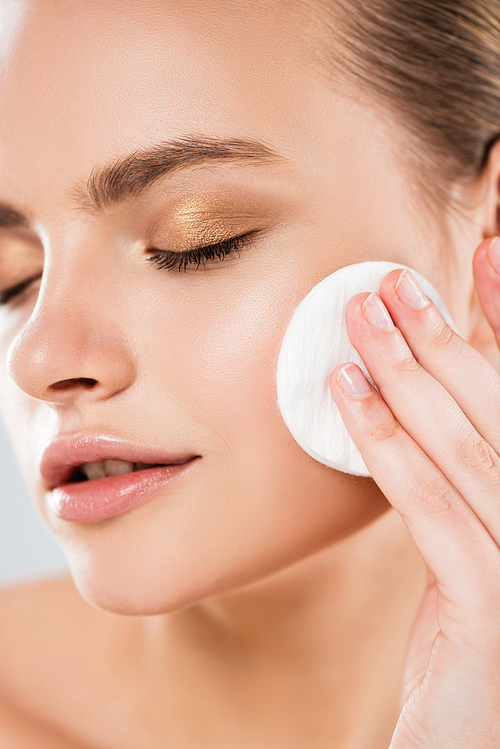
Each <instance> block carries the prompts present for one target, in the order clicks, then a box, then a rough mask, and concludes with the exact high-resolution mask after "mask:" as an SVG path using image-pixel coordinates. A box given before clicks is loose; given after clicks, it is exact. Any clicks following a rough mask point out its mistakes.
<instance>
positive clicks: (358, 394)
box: [337, 364, 373, 398]
mask: <svg viewBox="0 0 500 749" xmlns="http://www.w3.org/2000/svg"><path fill="white" fill-rule="evenodd" d="M337 381H338V383H339V385H340V387H341V388H342V390H343V391H344V393H345V394H346V395H350V396H351V398H366V397H367V395H371V394H372V392H373V390H372V387H371V385H370V383H369V382H368V380H367V379H366V377H365V376H364V374H363V372H362V371H361V370H360V368H359V367H357V366H356V364H346V365H345V367H342V369H341V370H340V371H339V372H338V374H337Z"/></svg>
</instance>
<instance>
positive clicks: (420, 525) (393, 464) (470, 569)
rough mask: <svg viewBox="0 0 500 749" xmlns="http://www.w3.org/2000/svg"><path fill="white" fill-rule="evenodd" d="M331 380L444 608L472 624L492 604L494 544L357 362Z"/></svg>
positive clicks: (498, 554) (499, 556)
mask: <svg viewBox="0 0 500 749" xmlns="http://www.w3.org/2000/svg"><path fill="white" fill-rule="evenodd" d="M330 387H331V391H332V394H333V397H334V398H335V402H336V404H337V407H338V409H339V411H340V413H341V415H342V418H343V420H344V423H345V425H346V427H347V429H348V431H349V433H350V435H351V437H352V439H353V441H354V443H355V445H356V446H357V448H358V449H359V451H360V452H361V455H362V456H363V459H364V461H365V463H366V465H367V467H368V470H369V471H370V473H371V475H372V476H373V478H374V479H375V481H376V483H377V484H378V486H379V487H380V489H381V490H382V492H383V493H384V495H385V496H386V497H387V499H388V501H389V502H390V503H391V504H392V506H393V507H394V508H395V509H396V510H397V511H398V512H399V513H400V515H401V516H402V517H403V520H404V521H405V523H406V525H407V527H408V529H409V531H410V533H411V535H412V537H413V539H414V541H415V543H416V545H417V548H418V549H419V551H420V553H421V555H422V557H423V559H424V561H425V562H426V564H427V565H428V567H429V568H430V569H431V570H432V572H433V573H434V575H435V576H436V579H437V581H438V584H439V587H440V590H441V593H442V595H443V605H444V610H445V611H446V612H447V614H446V615H448V616H450V617H451V620H453V617H458V618H459V619H460V621H461V623H462V625H464V626H465V627H467V626H471V627H474V623H475V622H476V620H477V616H478V612H479V611H481V612H482V611H488V610H491V609H490V606H491V605H494V603H495V602H494V600H493V599H494V596H492V594H491V590H490V589H489V587H488V586H489V584H490V583H491V582H492V581H495V580H497V579H498V575H499V569H500V550H499V548H498V546H497V545H496V543H495V542H494V541H493V539H492V538H491V536H490V535H489V533H488V532H487V530H486V529H485V527H484V526H483V525H482V524H481V523H480V522H479V520H478V518H477V517H476V515H475V514H474V512H473V511H472V509H471V508H470V507H469V505H468V504H467V503H466V502H465V501H464V500H463V498H462V497H461V496H460V494H459V493H458V492H457V490H456V489H455V487H453V486H452V484H451V483H450V482H449V481H448V479H447V478H446V477H445V476H444V475H443V474H442V472H441V471H440V470H439V469H438V467H437V466H436V465H435V464H434V463H433V462H432V461H431V460H430V459H429V458H428V456H427V455H426V454H425V453H424V451H423V450H422V449H421V448H420V447H419V446H418V445H417V444H416V442H415V441H414V440H413V439H412V438H411V437H410V435H409V434H408V433H407V432H406V431H405V430H404V429H403V428H402V426H401V425H400V424H399V423H398V421H397V420H396V419H395V418H394V415H393V414H392V412H391V411H390V409H389V408H388V406H387V405H386V404H385V403H384V401H383V400H382V398H381V396H380V395H379V394H378V393H377V392H376V390H375V389H374V388H372V387H371V386H370V385H369V383H368V382H367V381H366V380H365V378H364V375H363V373H362V372H361V370H360V369H359V367H357V366H356V365H355V364H352V365H347V366H344V367H338V368H337V369H336V370H335V371H334V372H333V373H332V375H331V377H330ZM497 588H498V585H497ZM497 595H498V594H497ZM496 604H497V605H498V601H496ZM439 623H440V626H441V625H442V621H440V622H439Z"/></svg>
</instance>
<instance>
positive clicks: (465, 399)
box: [380, 270, 500, 451]
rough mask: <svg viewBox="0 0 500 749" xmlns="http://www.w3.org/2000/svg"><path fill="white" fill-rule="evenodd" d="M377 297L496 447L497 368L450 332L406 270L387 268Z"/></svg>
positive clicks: (499, 417)
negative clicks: (389, 270)
mask: <svg viewBox="0 0 500 749" xmlns="http://www.w3.org/2000/svg"><path fill="white" fill-rule="evenodd" d="M499 282H500V277H499ZM380 297H381V298H382V300H383V301H384V303H385V305H386V307H387V309H388V310H389V313H390V315H391V317H392V319H393V320H394V323H395V324H396V326H397V327H398V328H399V330H400V331H401V332H402V333H403V336H404V338H405V340H406V341H407V343H408V345H409V347H410V348H411V350H412V352H413V355H414V356H415V358H416V360H417V361H418V362H419V364H420V365H421V366H422V367H423V368H424V369H425V370H427V372H429V374H431V375H432V376H433V377H434V378H435V379H436V380H438V381H439V382H440V383H441V385H442V386H443V388H444V389H445V390H446V391H447V392H448V393H449V394H450V395H451V396H452V398H453V399H454V400H455V401H456V403H458V405H459V406H460V408H461V409H462V411H463V412H464V413H465V415H466V416H467V418H468V419H469V421H470V422H471V423H472V424H473V425H474V428H475V429H476V431H477V432H479V434H480V435H481V436H482V437H483V438H484V439H485V440H486V442H488V443H489V444H490V445H491V446H492V447H493V449H494V450H495V451H500V376H499V374H498V372H496V371H495V369H494V368H493V367H492V366H491V365H490V364H489V363H488V362H487V361H486V360H485V359H484V358H483V357H482V356H481V354H480V353H479V352H478V351H476V349H474V348H472V346H470V345H469V344H468V343H467V342H466V341H464V339H463V338H461V337H460V336H459V335H457V334H456V333H454V331H453V330H452V329H451V328H450V327H449V325H447V323H446V322H445V320H444V319H443V316H442V315H441V313H440V312H439V310H438V309H437V307H436V306H435V305H434V303H433V302H431V301H430V299H428V297H426V296H425V294H424V293H423V292H422V290H421V289H420V286H419V285H418V283H417V281H416V280H415V278H414V276H413V275H412V274H411V273H409V272H406V271H404V270H402V271H399V270H396V271H393V272H391V273H389V274H388V275H387V276H386V277H385V278H384V280H383V281H382V284H381V285H380ZM499 312H500V305H499Z"/></svg>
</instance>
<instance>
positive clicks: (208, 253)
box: [0, 231, 258, 307]
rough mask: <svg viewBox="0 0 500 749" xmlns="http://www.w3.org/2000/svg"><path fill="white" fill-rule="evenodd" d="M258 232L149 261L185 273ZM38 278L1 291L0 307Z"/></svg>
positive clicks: (242, 244) (228, 252) (239, 246)
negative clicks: (190, 267) (189, 268)
mask: <svg viewBox="0 0 500 749" xmlns="http://www.w3.org/2000/svg"><path fill="white" fill-rule="evenodd" d="M257 233H258V232H257V231H249V232H247V233H246V234H240V235H239V236H237V237H230V238H229V239H224V241H223V242H217V244H210V245H207V246H206V247H197V248H196V249H194V250H187V251H186V252H171V251H170V250H158V251H156V252H155V253H154V254H153V255H151V256H150V257H148V262H149V263H152V264H153V265H155V266H156V268H158V269H159V270H178V271H179V273H180V272H181V271H184V273H185V272H186V271H187V269H188V267H189V266H195V268H194V269H195V270H198V268H199V267H200V265H202V266H204V265H206V264H207V263H209V262H211V261H212V260H224V258H225V257H227V256H228V255H231V254H232V253H234V252H239V251H240V250H241V249H243V247H245V246H246V245H247V244H248V243H249V242H250V240H251V239H253V237H254V236H255V234H257ZM38 278H40V275H39V274H38V275H36V276H33V277H32V278H28V279H26V281H22V282H21V283H18V284H16V286H13V287H12V288H10V289H6V290H5V291H3V292H1V293H0V307H1V306H3V305H6V304H8V303H9V302H10V301H11V300H15V298H16V297H18V296H20V295H21V294H22V293H23V291H25V290H26V289H27V288H28V287H29V285H30V284H31V283H33V281H36V280H38Z"/></svg>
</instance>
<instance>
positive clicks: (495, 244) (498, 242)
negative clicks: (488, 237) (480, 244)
mask: <svg viewBox="0 0 500 749" xmlns="http://www.w3.org/2000/svg"><path fill="white" fill-rule="evenodd" d="M487 255H488V260H489V261H490V265H491V266H492V268H493V270H495V271H496V272H497V273H500V239H499V238H498V237H495V239H494V240H493V241H492V242H491V244H490V246H489V247H488V252H487Z"/></svg>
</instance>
